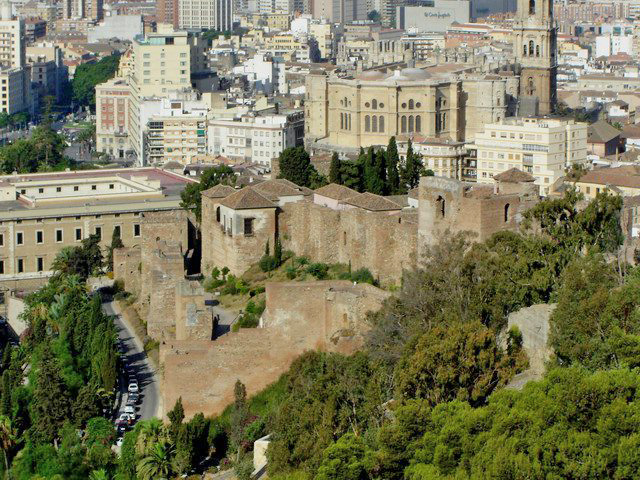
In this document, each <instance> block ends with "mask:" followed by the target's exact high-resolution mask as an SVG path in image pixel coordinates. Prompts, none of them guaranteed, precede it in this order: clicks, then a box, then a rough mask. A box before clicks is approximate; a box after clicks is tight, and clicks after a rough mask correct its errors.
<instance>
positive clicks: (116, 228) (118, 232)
mask: <svg viewBox="0 0 640 480" xmlns="http://www.w3.org/2000/svg"><path fill="white" fill-rule="evenodd" d="M113 232H114V233H115V234H116V235H118V236H119V237H120V236H122V229H121V228H120V225H116V226H115V227H113Z"/></svg>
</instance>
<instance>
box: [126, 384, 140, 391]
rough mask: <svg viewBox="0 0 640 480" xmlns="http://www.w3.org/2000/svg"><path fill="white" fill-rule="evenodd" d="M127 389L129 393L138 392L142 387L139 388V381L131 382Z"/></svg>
mask: <svg viewBox="0 0 640 480" xmlns="http://www.w3.org/2000/svg"><path fill="white" fill-rule="evenodd" d="M127 390H128V391H129V393H138V392H139V391H140V389H139V388H138V382H137V381H134V382H129V388H127Z"/></svg>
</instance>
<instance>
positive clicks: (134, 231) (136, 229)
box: [133, 207, 220, 237]
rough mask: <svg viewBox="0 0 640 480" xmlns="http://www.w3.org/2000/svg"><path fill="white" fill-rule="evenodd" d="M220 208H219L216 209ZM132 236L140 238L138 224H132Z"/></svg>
mask: <svg viewBox="0 0 640 480" xmlns="http://www.w3.org/2000/svg"><path fill="white" fill-rule="evenodd" d="M218 208H220V207H218ZM219 212H220V211H219V210H218V221H220V213H219ZM133 236H134V237H139V236H140V224H139V223H134V224H133Z"/></svg>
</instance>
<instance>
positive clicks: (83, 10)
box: [62, 0, 104, 21]
mask: <svg viewBox="0 0 640 480" xmlns="http://www.w3.org/2000/svg"><path fill="white" fill-rule="evenodd" d="M62 18H63V19H65V20H66V19H70V18H78V19H88V20H95V21H99V20H102V19H103V18H104V10H103V0H62Z"/></svg>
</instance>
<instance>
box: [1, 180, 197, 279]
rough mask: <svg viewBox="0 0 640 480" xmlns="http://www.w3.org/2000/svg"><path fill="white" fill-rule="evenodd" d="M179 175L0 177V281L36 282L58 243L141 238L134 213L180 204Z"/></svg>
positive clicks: (48, 269) (48, 272)
mask: <svg viewBox="0 0 640 480" xmlns="http://www.w3.org/2000/svg"><path fill="white" fill-rule="evenodd" d="M191 182H192V180H189V179H188V178H186V177H183V176H181V175H175V174H173V173H169V172H167V171H164V170H159V169H155V168H139V169H126V170H123V169H116V170H85V171H78V172H60V173H36V174H28V175H5V176H2V177H0V198H1V199H2V206H3V208H2V212H0V285H4V286H7V287H10V288H11V287H15V286H16V285H20V286H25V285H28V284H29V282H32V284H34V285H35V284H38V283H39V282H42V281H43V280H44V279H46V278H47V277H48V276H50V275H51V274H52V272H51V264H52V262H53V260H54V258H55V257H56V255H57V253H58V252H59V251H60V249H61V248H63V247H68V246H75V245H80V244H81V242H82V240H83V239H85V238H87V237H88V236H89V235H92V234H98V235H100V236H101V239H102V242H101V244H102V246H103V247H106V246H107V245H109V244H110V242H111V236H112V234H113V231H114V230H118V231H119V233H120V237H121V238H122V240H123V242H124V244H125V245H135V244H137V243H138V242H139V241H140V221H141V215H144V214H145V213H148V212H154V211H167V210H169V211H170V210H178V209H180V206H179V205H180V192H181V191H182V190H183V189H184V187H185V186H186V185H188V184H189V183H191Z"/></svg>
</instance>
